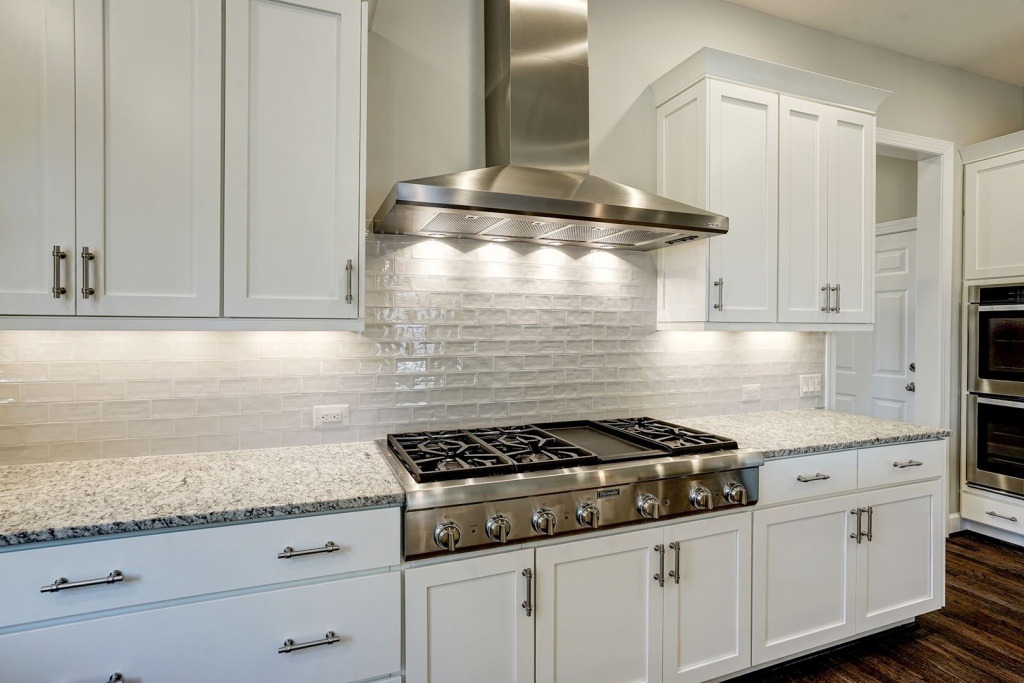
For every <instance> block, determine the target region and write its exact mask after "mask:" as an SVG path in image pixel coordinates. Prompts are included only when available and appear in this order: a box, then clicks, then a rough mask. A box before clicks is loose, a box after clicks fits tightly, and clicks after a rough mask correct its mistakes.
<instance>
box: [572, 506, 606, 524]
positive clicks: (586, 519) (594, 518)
mask: <svg viewBox="0 0 1024 683" xmlns="http://www.w3.org/2000/svg"><path fill="white" fill-rule="evenodd" d="M576 521H577V522H579V523H580V526H582V527H586V528H588V529H596V528H597V526H598V524H599V523H600V521H601V511H600V510H598V509H597V506H596V505H594V504H593V503H584V504H583V505H580V507H579V509H577V510H576Z"/></svg>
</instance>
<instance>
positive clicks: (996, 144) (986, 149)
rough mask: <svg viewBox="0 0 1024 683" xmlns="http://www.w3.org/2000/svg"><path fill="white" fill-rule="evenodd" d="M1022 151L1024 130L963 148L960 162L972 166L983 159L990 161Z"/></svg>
mask: <svg viewBox="0 0 1024 683" xmlns="http://www.w3.org/2000/svg"><path fill="white" fill-rule="evenodd" d="M1022 149H1024V130H1021V131H1017V132H1016V133H1010V134H1009V135H1003V136H1002V137H998V138H992V139H991V140H984V141H983V142H976V143H974V144H973V145H967V146H966V147H961V148H960V160H961V161H962V162H963V163H965V164H970V163H972V162H975V161H981V160H982V159H990V158H992V157H997V156H1001V155H1003V154H1009V153H1010V152H1017V151H1020V150H1022Z"/></svg>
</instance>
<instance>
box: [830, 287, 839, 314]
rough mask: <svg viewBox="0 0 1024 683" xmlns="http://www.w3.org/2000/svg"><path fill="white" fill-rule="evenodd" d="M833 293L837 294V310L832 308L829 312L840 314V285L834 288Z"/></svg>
mask: <svg viewBox="0 0 1024 683" xmlns="http://www.w3.org/2000/svg"><path fill="white" fill-rule="evenodd" d="M832 291H833V292H835V293H836V305H835V308H831V309H829V310H830V311H832V312H833V313H839V295H840V293H841V291H842V289H841V288H840V286H839V285H836V286H835V287H833V288H832Z"/></svg>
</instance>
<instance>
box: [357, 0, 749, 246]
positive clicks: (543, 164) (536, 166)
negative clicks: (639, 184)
mask: <svg viewBox="0 0 1024 683" xmlns="http://www.w3.org/2000/svg"><path fill="white" fill-rule="evenodd" d="M485 53H486V69H485V74H486V85H487V101H486V110H487V111H486V113H487V164H488V167H487V168H481V169H477V170H473V171H462V172H460V173H449V174H447V175H440V176H433V177H430V178H419V179H417V180H407V181H404V182H399V183H396V184H395V186H394V188H392V190H391V192H390V194H388V197H387V199H385V200H384V203H383V204H382V205H381V207H380V209H379V210H378V211H377V214H376V216H374V219H373V229H374V232H377V233H389V234H402V235H419V236H424V237H460V238H470V239H481V240H489V241H499V242H500V241H514V242H532V243H536V244H575V245H580V244H586V245H590V246H598V247H603V248H608V249H614V248H619V249H633V250H645V251H646V250H650V249H657V248H660V247H664V246H668V245H670V244H676V243H679V242H687V241H690V240H695V239H699V238H701V237H709V236H712V235H721V234H724V233H725V232H727V231H728V228H729V220H728V219H727V218H725V217H724V216H719V215H716V214H713V213H710V212H707V211H703V210H701V209H697V208H694V207H692V206H688V205H686V204H682V203H680V202H675V201H672V200H670V199H666V198H664V197H660V196H658V195H655V194H651V193H650V192H644V191H643V190H638V189H636V188H633V187H629V186H628V185H622V184H621V183H615V182H612V181H610V180H605V179H603V178H598V177H597V176H592V175H590V174H589V170H590V139H589V134H590V114H589V109H590V97H589V66H588V63H587V62H588V54H587V53H588V47H587V0H485Z"/></svg>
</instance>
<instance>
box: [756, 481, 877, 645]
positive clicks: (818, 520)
mask: <svg viewBox="0 0 1024 683" xmlns="http://www.w3.org/2000/svg"><path fill="white" fill-rule="evenodd" d="M856 507H857V496H856V495H849V496H842V497H839V498H829V499H825V500H817V501H811V502H807V503H798V504H796V505H787V506H785V507H779V508H772V509H768V510H759V511H757V512H755V513H754V562H753V567H754V581H753V609H752V621H753V625H752V633H753V639H752V648H753V653H752V662H753V664H754V665H757V664H764V663H765V662H770V661H773V660H776V659H779V658H782V657H788V656H790V655H794V654H797V653H799V652H803V651H805V650H808V649H811V648H816V647H820V646H822V645H827V644H828V643H831V642H833V641H836V640H841V639H843V638H847V637H849V636H852V635H854V634H855V633H856V621H855V605H854V599H855V593H854V591H855V590H856V581H855V574H854V573H855V571H856V566H857V565H856V562H857V551H856V548H857V545H856V541H854V540H853V539H851V538H850V534H851V533H852V531H853V528H854V524H855V523H856V515H855V514H851V513H850V510H852V509H855V508H856Z"/></svg>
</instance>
